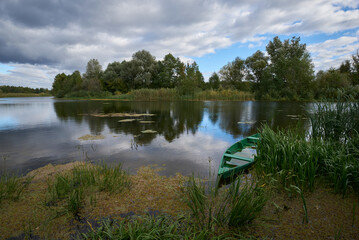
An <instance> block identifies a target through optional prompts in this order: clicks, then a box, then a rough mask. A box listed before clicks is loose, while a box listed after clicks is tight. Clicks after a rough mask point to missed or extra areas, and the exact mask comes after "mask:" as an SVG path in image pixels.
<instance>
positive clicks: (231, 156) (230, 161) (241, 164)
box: [218, 133, 260, 180]
mask: <svg viewBox="0 0 359 240" xmlns="http://www.w3.org/2000/svg"><path fill="white" fill-rule="evenodd" d="M259 139H260V134H259V133H257V134H254V135H252V136H249V137H246V138H244V139H242V140H240V141H238V142H236V143H235V144H233V145H232V146H230V147H229V148H228V149H227V150H226V151H225V152H224V154H223V156H222V161H221V165H220V166H219V169H218V177H220V179H221V180H225V179H228V178H230V177H233V176H235V175H236V174H238V173H239V172H241V170H245V169H247V168H249V167H250V166H251V165H252V164H253V163H254V157H255V156H256V155H257V150H256V148H257V143H258V141H259Z"/></svg>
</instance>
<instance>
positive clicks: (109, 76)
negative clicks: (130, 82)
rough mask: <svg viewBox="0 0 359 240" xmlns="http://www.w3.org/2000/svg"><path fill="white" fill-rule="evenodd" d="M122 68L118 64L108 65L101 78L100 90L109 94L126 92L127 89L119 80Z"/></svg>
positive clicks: (120, 79)
mask: <svg viewBox="0 0 359 240" xmlns="http://www.w3.org/2000/svg"><path fill="white" fill-rule="evenodd" d="M121 74H122V66H121V63H120V62H113V63H110V64H108V66H107V68H106V70H105V71H104V73H103V76H102V89H103V90H104V91H108V92H111V93H115V92H121V93H124V92H127V91H128V88H127V85H126V84H125V82H124V81H123V80H122V78H121Z"/></svg>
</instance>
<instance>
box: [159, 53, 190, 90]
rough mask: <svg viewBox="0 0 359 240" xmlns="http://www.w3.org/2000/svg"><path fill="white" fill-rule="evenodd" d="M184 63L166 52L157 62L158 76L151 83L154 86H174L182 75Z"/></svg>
mask: <svg viewBox="0 0 359 240" xmlns="http://www.w3.org/2000/svg"><path fill="white" fill-rule="evenodd" d="M184 67H185V66H184V64H183V63H182V62H181V60H180V59H179V58H175V57H174V56H173V55H172V54H170V53H169V54H167V55H166V56H165V57H164V59H163V61H159V62H158V76H157V79H156V81H155V82H154V84H153V87H154V88H161V87H164V88H174V87H176V86H177V85H178V83H179V80H180V79H181V77H183V74H184V72H183V69H184Z"/></svg>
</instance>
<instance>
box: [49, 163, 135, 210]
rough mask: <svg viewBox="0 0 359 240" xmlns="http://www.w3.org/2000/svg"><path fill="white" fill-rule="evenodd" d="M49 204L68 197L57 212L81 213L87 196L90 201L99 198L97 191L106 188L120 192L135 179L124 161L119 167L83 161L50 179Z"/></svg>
mask: <svg viewBox="0 0 359 240" xmlns="http://www.w3.org/2000/svg"><path fill="white" fill-rule="evenodd" d="M47 184H48V188H47V194H46V196H47V197H46V205H48V206H54V205H55V206H56V205H58V203H59V202H61V201H63V200H64V199H66V204H65V207H62V208H61V209H60V211H59V212H58V214H57V215H59V216H61V215H63V214H64V213H71V214H73V215H74V216H75V217H78V215H79V212H80V209H81V207H82V205H83V201H84V198H85V196H86V197H88V198H90V200H89V201H90V203H94V202H96V200H95V199H94V195H93V193H95V192H96V191H105V192H109V193H120V192H122V191H123V190H125V189H126V188H129V187H130V185H131V183H130V181H129V176H128V174H127V172H125V171H124V170H122V167H121V164H119V165H117V166H116V167H109V166H107V165H105V164H102V165H80V166H77V167H75V168H74V169H72V171H71V172H70V173H68V174H58V175H56V176H55V178H54V179H53V180H49V181H48V183H47Z"/></svg>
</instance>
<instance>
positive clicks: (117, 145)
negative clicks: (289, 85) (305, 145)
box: [0, 97, 311, 176]
mask: <svg viewBox="0 0 359 240" xmlns="http://www.w3.org/2000/svg"><path fill="white" fill-rule="evenodd" d="M310 108H311V105H310V104H302V103H291V102H253V101H247V102H229V101H223V102H220V101H216V102H212V101H203V102H188V101H186V102H125V101H72V100H56V99H54V98H52V97H36V98H2V99H0V169H7V170H11V171H16V172H18V173H26V172H28V171H30V170H33V169H35V168H38V167H41V166H44V165H46V164H48V163H52V164H59V163H67V162H71V161H76V160H86V161H92V162H98V161H104V162H106V163H110V164H115V163H118V162H121V163H122V164H123V166H124V168H126V169H128V170H129V171H130V172H135V171H136V170H137V169H138V168H139V166H142V165H150V164H156V165H157V166H160V167H161V166H163V167H164V168H165V170H164V171H162V174H165V175H173V174H175V173H176V172H180V173H182V174H185V175H189V174H192V173H195V175H202V176H204V175H206V174H208V171H209V169H211V170H212V171H217V167H218V164H219V162H220V159H221V156H222V154H223V152H224V151H225V149H226V148H227V147H229V146H230V145H231V144H233V143H234V142H236V141H238V140H240V139H242V138H243V137H246V136H248V135H251V134H254V133H256V132H257V129H258V128H259V127H260V126H261V125H262V124H263V123H267V124H269V125H270V126H271V127H273V128H277V127H281V128H291V127H294V126H297V125H298V124H299V125H300V126H301V127H303V128H308V125H309V121H308V120H307V119H304V117H303V116H305V114H306V112H307V111H308V110H309V109H310ZM99 113H102V114H107V113H141V114H143V113H147V114H154V115H153V116H151V115H149V116H142V117H137V118H136V119H137V120H136V121H133V122H126V123H125V122H122V123H120V122H118V121H120V120H123V119H125V118H128V117H95V116H93V115H94V114H99ZM138 119H141V120H143V121H152V122H150V123H148V122H147V123H140V122H139V121H138ZM144 130H153V131H156V132H155V133H142V131H144ZM86 134H92V135H103V136H104V137H105V138H104V139H102V140H88V141H81V140H79V139H78V138H79V137H81V136H84V135H86Z"/></svg>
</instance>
